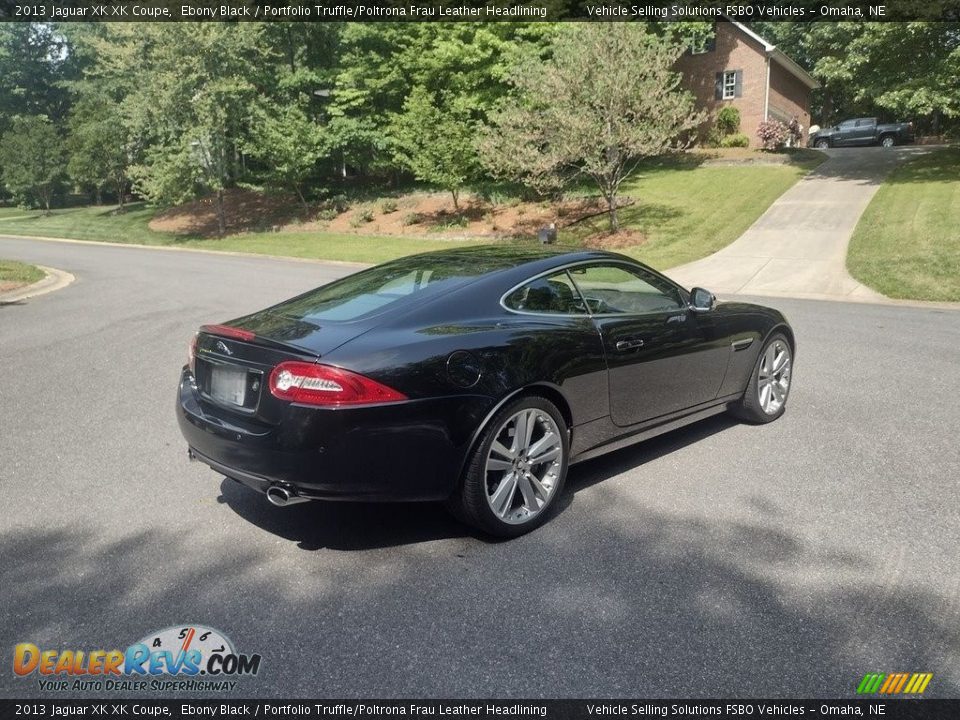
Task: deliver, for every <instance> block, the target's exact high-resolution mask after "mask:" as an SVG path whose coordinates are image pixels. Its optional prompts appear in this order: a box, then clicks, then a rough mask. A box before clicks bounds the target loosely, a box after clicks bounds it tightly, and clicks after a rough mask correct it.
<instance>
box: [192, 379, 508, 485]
mask: <svg viewBox="0 0 960 720" xmlns="http://www.w3.org/2000/svg"><path fill="white" fill-rule="evenodd" d="M492 406H493V401H492V400H491V399H489V398H487V397H485V396H478V395H463V396H455V397H445V398H434V399H427V400H412V401H408V402H398V403H389V404H384V405H379V406H370V407H362V408H336V409H331V408H310V407H304V406H298V405H290V406H289V408H287V410H286V411H285V413H284V416H283V418H282V420H281V421H280V423H279V424H277V425H273V426H270V425H263V424H257V423H255V422H254V421H252V420H250V419H249V418H245V417H242V416H239V415H237V414H235V413H232V412H230V411H227V410H223V409H220V408H218V407H216V406H212V405H211V404H210V403H208V402H206V401H205V400H203V399H202V398H201V397H200V394H199V393H198V391H197V388H196V385H195V383H194V380H193V376H192V375H191V374H190V372H189V370H188V369H187V368H184V370H183V374H182V375H181V378H180V386H179V392H178V397H177V421H178V423H179V425H180V431H181V433H182V434H183V436H184V438H185V439H186V441H187V445H188V447H189V450H190V453H191V455H192V457H194V458H195V459H197V460H199V461H201V462H203V463H206V464H207V465H209V466H210V467H211V468H213V469H214V470H215V471H216V472H219V473H222V474H223V475H225V476H227V477H230V478H233V479H235V480H237V481H239V482H241V483H243V484H244V485H247V486H248V487H251V488H253V489H255V490H258V491H259V492H266V490H267V489H268V488H269V487H270V486H271V485H282V486H284V487H286V488H288V489H290V490H292V491H294V492H296V493H297V494H299V495H302V496H303V497H308V498H312V499H327V500H371V501H401V500H402V501H406V500H441V499H444V498H446V497H448V496H449V495H450V493H451V492H452V491H453V490H454V488H455V485H456V481H457V478H458V477H459V473H460V469H461V468H462V465H463V460H464V458H465V457H466V453H467V451H468V449H469V445H470V443H471V441H472V439H473V436H474V433H475V431H476V428H477V427H478V426H479V424H480V422H481V421H482V419H483V417H484V416H485V415H486V413H487V412H488V411H489V409H490V408H491V407H492Z"/></svg>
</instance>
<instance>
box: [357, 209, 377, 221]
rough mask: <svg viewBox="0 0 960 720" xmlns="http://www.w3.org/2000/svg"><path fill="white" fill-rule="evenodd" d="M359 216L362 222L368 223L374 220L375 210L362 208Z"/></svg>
mask: <svg viewBox="0 0 960 720" xmlns="http://www.w3.org/2000/svg"><path fill="white" fill-rule="evenodd" d="M357 217H358V218H359V219H360V222H364V223H368V222H373V211H372V210H369V209H368V210H361V211H360V212H358V213H357Z"/></svg>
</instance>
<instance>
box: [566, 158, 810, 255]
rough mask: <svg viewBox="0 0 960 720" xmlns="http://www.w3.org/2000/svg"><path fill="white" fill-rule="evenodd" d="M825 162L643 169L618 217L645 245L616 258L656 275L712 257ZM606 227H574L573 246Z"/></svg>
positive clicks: (600, 222)
mask: <svg viewBox="0 0 960 720" xmlns="http://www.w3.org/2000/svg"><path fill="white" fill-rule="evenodd" d="M825 159H826V156H824V155H822V154H820V153H817V154H816V155H815V156H806V155H803V156H799V159H797V160H796V161H795V164H789V165H716V166H712V165H701V166H696V167H684V165H683V163H682V161H681V162H678V161H669V162H659V163H655V164H651V165H649V166H647V167H645V168H642V169H641V171H640V173H639V176H638V177H636V178H635V179H634V180H632V181H631V182H630V183H629V184H627V185H626V187H625V189H624V190H625V192H624V194H625V195H627V196H629V197H632V198H634V199H635V200H636V202H635V203H634V204H633V205H631V206H630V207H627V208H623V209H622V210H620V212H619V217H620V222H621V225H623V226H624V227H628V228H631V229H636V230H640V231H641V232H643V233H644V234H645V235H646V236H647V240H646V242H645V243H644V244H643V245H639V246H635V247H630V248H625V249H624V250H621V251H620V252H623V253H624V254H626V255H631V256H633V257H635V258H637V259H639V260H642V261H643V262H645V263H647V264H648V265H651V266H653V267H655V268H658V269H660V270H666V269H668V268H671V267H676V266H677V265H682V264H684V263H687V262H691V261H693V260H698V259H700V258H702V257H706V256H707V255H710V254H712V253H715V252H716V251H717V250H720V249H721V248H723V247H725V246H727V245H729V244H730V243H731V242H733V241H734V240H736V239H737V238H738V237H740V235H742V234H743V232H744V231H745V230H746V229H747V228H748V227H750V225H752V224H753V222H754V221H755V220H756V219H757V218H758V217H760V215H762V214H763V212H764V211H765V210H766V209H767V208H768V207H770V205H771V203H773V201H774V200H776V199H777V198H778V197H780V196H781V195H782V194H783V193H784V192H785V191H786V190H787V189H789V188H790V187H791V186H792V185H793V184H794V183H796V182H797V180H799V179H800V178H801V177H803V176H804V175H805V174H806V173H808V172H809V171H810V170H811V169H813V168H814V167H816V166H817V165H819V164H820V163H821V162H823V160H825ZM687 162H691V161H690V160H688V161H687ZM606 227H607V219H606V216H598V217H596V218H593V219H591V220H590V221H585V222H583V223H579V227H578V228H577V229H576V230H575V231H574V238H573V240H574V241H577V240H579V238H580V237H583V236H586V235H589V234H592V233H596V232H600V231H602V230H604V229H606ZM571 229H572V228H571Z"/></svg>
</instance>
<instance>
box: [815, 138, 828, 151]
mask: <svg viewBox="0 0 960 720" xmlns="http://www.w3.org/2000/svg"><path fill="white" fill-rule="evenodd" d="M829 147H830V142H829V141H828V140H817V148H818V149H819V150H826V149H828V148H829Z"/></svg>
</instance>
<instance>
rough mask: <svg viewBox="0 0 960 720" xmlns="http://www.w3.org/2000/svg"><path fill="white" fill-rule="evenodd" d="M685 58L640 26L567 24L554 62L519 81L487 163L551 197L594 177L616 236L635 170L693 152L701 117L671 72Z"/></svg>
mask: <svg viewBox="0 0 960 720" xmlns="http://www.w3.org/2000/svg"><path fill="white" fill-rule="evenodd" d="M681 52H682V48H681V47H680V46H678V45H677V44H676V43H674V42H672V41H671V40H669V39H665V38H661V37H658V36H656V35H654V34H652V33H650V32H648V31H647V29H646V28H645V27H644V26H642V25H640V24H637V23H590V24H575V25H571V26H569V27H565V28H564V32H562V33H561V34H560V35H559V36H558V37H557V39H556V41H555V42H554V45H553V47H552V57H551V58H550V59H549V60H546V61H543V60H539V59H531V60H529V61H528V62H526V63H525V64H523V65H522V66H520V68H519V69H518V70H517V71H516V72H515V73H514V74H513V76H512V78H511V80H512V83H513V85H514V87H515V88H516V91H517V92H516V95H515V96H514V97H513V98H512V99H511V100H510V101H509V102H508V103H506V104H505V106H504V107H503V109H502V110H501V111H500V112H499V113H497V114H496V115H495V116H494V117H493V119H492V129H491V131H490V132H489V133H488V134H487V136H486V138H485V139H484V140H483V142H482V148H483V153H484V157H485V161H486V163H487V165H488V166H489V167H490V168H491V170H492V171H493V172H495V173H497V174H499V175H501V176H504V177H510V178H514V179H518V180H522V181H525V182H527V183H529V184H531V185H533V186H536V187H539V188H541V189H545V190H546V189H550V188H555V187H560V186H563V185H565V184H567V183H568V182H569V181H570V180H571V179H572V178H575V177H576V176H578V175H581V174H582V175H587V176H588V177H589V178H591V179H592V180H593V182H594V183H595V184H596V186H597V187H598V189H599V190H600V192H601V194H602V195H603V197H604V199H605V200H606V203H607V208H608V214H609V218H610V229H611V230H616V229H617V228H618V218H617V201H618V195H619V192H620V188H621V186H622V184H623V183H624V182H625V181H626V180H627V179H628V178H629V177H630V176H631V175H632V174H633V172H634V171H635V170H636V168H637V165H638V164H639V163H640V162H641V161H642V160H643V159H644V158H649V157H652V156H655V155H660V154H662V153H665V152H669V151H670V150H673V149H677V148H679V147H681V146H683V145H685V144H686V137H685V135H686V133H687V132H688V131H690V130H693V129H694V128H696V126H697V125H698V124H699V123H700V122H702V120H703V116H702V113H699V112H696V111H694V106H693V97H692V96H691V95H690V94H689V93H687V92H684V91H682V90H681V89H680V75H679V73H677V72H675V71H674V70H673V64H674V62H675V61H676V60H677V58H678V57H679V55H680V53H681Z"/></svg>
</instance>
